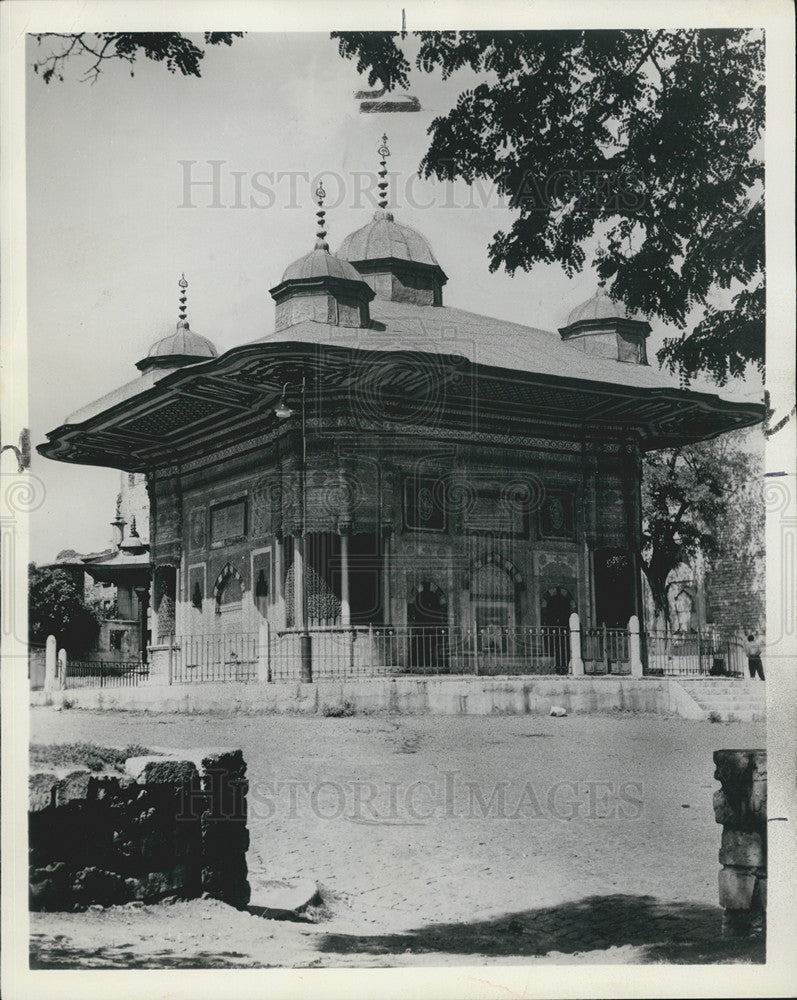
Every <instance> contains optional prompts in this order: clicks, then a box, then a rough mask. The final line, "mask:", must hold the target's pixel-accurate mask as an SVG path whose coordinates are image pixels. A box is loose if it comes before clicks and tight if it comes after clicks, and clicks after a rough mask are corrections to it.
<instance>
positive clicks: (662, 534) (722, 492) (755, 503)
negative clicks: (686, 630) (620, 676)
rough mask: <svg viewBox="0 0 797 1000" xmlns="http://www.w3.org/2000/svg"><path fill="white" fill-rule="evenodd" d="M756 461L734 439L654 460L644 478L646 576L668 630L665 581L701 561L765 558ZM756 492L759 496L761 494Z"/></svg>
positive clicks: (659, 454)
mask: <svg viewBox="0 0 797 1000" xmlns="http://www.w3.org/2000/svg"><path fill="white" fill-rule="evenodd" d="M758 464H759V463H758V461H757V459H756V457H755V456H754V455H752V454H751V453H750V451H749V450H748V449H747V448H745V447H744V444H743V437H740V435H739V434H737V433H730V434H724V435H722V436H721V437H718V438H715V439H714V440H713V441H704V442H701V443H700V444H695V445H688V446H685V447H683V448H667V449H662V450H661V451H653V452H649V453H648V454H647V455H646V456H645V459H644V466H643V476H642V517H643V527H642V544H643V550H642V568H643V570H644V573H645V576H646V577H647V581H648V583H649V584H650V590H651V594H652V597H653V605H654V609H655V612H656V615H657V617H659V616H661V618H662V619H663V621H664V623H665V625H667V626H668V625H669V624H670V622H669V602H668V599H667V581H668V577H669V576H670V574H671V573H672V572H673V570H675V569H677V568H678V566H680V565H681V564H682V563H690V562H692V561H693V560H694V559H695V557H696V556H697V555H698V553H701V554H702V555H703V556H704V557H705V558H706V561H707V563H708V565H709V566H710V565H711V563H712V561H715V560H720V559H724V560H727V559H728V558H729V557H730V558H732V559H736V560H741V561H749V560H751V559H754V558H756V557H760V555H761V554H762V552H763V536H764V505H763V500H762V498H761V496H760V495H759V494H760V477H759V476H757V475H756V473H757V472H758V471H759V469H758ZM757 489H758V492H756V490H757Z"/></svg>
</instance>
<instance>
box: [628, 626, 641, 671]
mask: <svg viewBox="0 0 797 1000" xmlns="http://www.w3.org/2000/svg"><path fill="white" fill-rule="evenodd" d="M628 657H629V659H630V661H631V676H632V677H641V676H642V645H641V643H640V640H639V619H638V618H637V616H636V615H631V617H630V618H629V619H628Z"/></svg>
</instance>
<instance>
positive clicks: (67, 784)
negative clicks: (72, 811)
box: [55, 770, 94, 806]
mask: <svg viewBox="0 0 797 1000" xmlns="http://www.w3.org/2000/svg"><path fill="white" fill-rule="evenodd" d="M93 780H94V775H92V773H91V771H88V770H80V771H72V772H71V773H70V774H67V776H66V777H65V778H61V780H60V781H59V782H58V785H57V786H56V789H55V804H56V805H57V806H65V805H66V804H67V802H75V801H78V800H80V801H83V800H85V799H86V798H87V797H88V792H89V783H90V782H91V781H93Z"/></svg>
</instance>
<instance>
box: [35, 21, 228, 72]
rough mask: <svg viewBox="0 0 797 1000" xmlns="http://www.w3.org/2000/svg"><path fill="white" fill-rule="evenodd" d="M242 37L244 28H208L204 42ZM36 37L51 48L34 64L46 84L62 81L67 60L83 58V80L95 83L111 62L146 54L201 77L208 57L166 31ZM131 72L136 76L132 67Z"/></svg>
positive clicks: (172, 69)
mask: <svg viewBox="0 0 797 1000" xmlns="http://www.w3.org/2000/svg"><path fill="white" fill-rule="evenodd" d="M242 37H243V32H242V31H206V32H205V45H206V46H208V45H232V42H233V39H234V38H242ZM36 40H37V42H38V43H39V44H40V45H41V44H42V42H45V41H46V44H47V47H48V48H49V49H50V51H48V52H47V54H46V55H43V56H42V58H41V59H39V60H37V61H36V62H34V63H33V71H34V72H35V73H41V77H42V79H43V80H44V82H45V83H50V82H51V81H52V80H54V79H55V80H61V81H63V79H64V77H63V70H64V67H65V65H66V64H67V62H69V61H71V60H73V59H79V60H80V57H83V58H82V60H81V61H82V62H83V64H84V66H85V67H86V68H85V70H84V74H83V79H84V80H91V82H92V83H94V82H95V81H96V79H97V77H98V76H99V75H100V73H101V72H102V69H103V67H104V65H105V63H107V62H109V61H123V62H127V63H129V64H130V65H131V67H132V65H133V63H135V61H136V59H137V58H138V56H143V57H144V58H145V59H151V60H152V61H153V62H165V63H166V68H167V69H168V70H169V72H170V73H176V72H178V70H179V72H180V73H182V74H183V76H201V75H202V74H201V72H200V67H199V64H200V62H201V61H202V59H204V57H205V50H204V49H202V48H200V46H199V45H197V44H196V43H195V42H193V41H192V40H191V39H190V38H189V37H188V36H187V35H179V34H175V33H173V32H165V31H156V32H140V31H139V32H119V31H100V32H96V33H94V34H91V33H89V32H85V31H82V32H79V33H77V34H74V35H65V34H59V33H57V32H50V31H48V32H42V33H40V34H38V35H36ZM130 75H131V76H133V70H132V69H131V70H130Z"/></svg>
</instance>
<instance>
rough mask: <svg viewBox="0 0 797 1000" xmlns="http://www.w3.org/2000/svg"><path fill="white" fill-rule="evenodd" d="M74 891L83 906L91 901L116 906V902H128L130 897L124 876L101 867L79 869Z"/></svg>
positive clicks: (101, 904)
mask: <svg viewBox="0 0 797 1000" xmlns="http://www.w3.org/2000/svg"><path fill="white" fill-rule="evenodd" d="M72 892H73V893H74V896H75V899H76V900H77V902H78V903H80V904H81V905H82V906H88V905H89V904H91V903H98V904H99V905H100V906H114V905H115V904H116V903H126V902H127V901H128V899H130V893H129V891H128V888H127V886H126V885H125V880H124V878H123V877H122V876H121V875H117V874H116V873H115V872H109V871H104V870H103V869H101V868H84V869H82V870H81V871H79V872H78V873H77V874H76V875H75V878H74V881H73V883H72Z"/></svg>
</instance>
